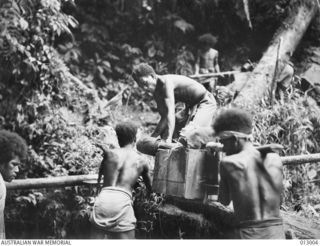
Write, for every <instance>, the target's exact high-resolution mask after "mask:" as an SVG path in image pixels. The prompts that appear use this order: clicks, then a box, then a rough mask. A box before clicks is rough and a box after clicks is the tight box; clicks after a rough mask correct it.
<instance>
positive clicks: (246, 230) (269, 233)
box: [235, 218, 285, 239]
mask: <svg viewBox="0 0 320 246" xmlns="http://www.w3.org/2000/svg"><path fill="white" fill-rule="evenodd" d="M235 238H236V239H285V233H284V228H283V221H282V219H281V218H276V219H267V220H249V221H243V222H240V224H239V227H238V228H237V229H236V230H235Z"/></svg>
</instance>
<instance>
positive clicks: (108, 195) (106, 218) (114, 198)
mask: <svg viewBox="0 0 320 246" xmlns="http://www.w3.org/2000/svg"><path fill="white" fill-rule="evenodd" d="M116 133H117V137H118V141H119V145H120V148H118V149H113V150H108V149H103V151H104V158H103V160H102V162H101V166H100V169H99V176H98V184H99V183H100V180H101V177H102V176H103V188H102V190H101V192H100V194H99V195H98V197H97V198H96V201H95V204H94V206H93V211H92V213H91V217H90V220H91V222H92V223H93V225H94V226H95V229H96V230H95V231H94V232H95V235H94V236H93V235H92V238H94V237H96V238H97V237H99V238H101V237H102V238H103V237H105V236H107V238H110V239H134V238H135V224H136V218H135V215H134V212H133V207H132V203H133V201H132V193H131V191H132V188H133V186H134V185H135V184H136V182H137V180H138V178H139V176H140V175H141V176H142V177H143V180H144V183H145V185H146V188H147V191H148V193H150V192H151V181H150V176H149V167H148V164H147V163H146V162H145V161H143V160H142V159H141V156H140V155H139V154H138V153H137V151H136V150H135V149H134V146H135V142H136V134H137V128H136V126H134V125H133V124H132V123H121V124H118V125H117V126H116Z"/></svg>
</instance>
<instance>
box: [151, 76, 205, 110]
mask: <svg viewBox="0 0 320 246" xmlns="http://www.w3.org/2000/svg"><path fill="white" fill-rule="evenodd" d="M159 77H160V79H158V81H157V85H156V89H155V92H154V98H155V100H156V102H157V104H158V107H161V104H163V102H162V100H163V99H164V98H165V95H164V94H165V92H166V87H167V86H168V84H170V86H171V87H172V88H173V90H174V100H175V102H183V103H185V104H187V105H188V106H190V107H192V106H194V105H196V104H198V103H199V102H200V101H201V100H202V99H203V97H204V95H205V93H206V89H205V88H204V86H203V85H201V84H200V83H198V82H197V81H195V80H193V79H190V78H188V77H186V76H183V75H175V74H167V75H161V76H159Z"/></svg>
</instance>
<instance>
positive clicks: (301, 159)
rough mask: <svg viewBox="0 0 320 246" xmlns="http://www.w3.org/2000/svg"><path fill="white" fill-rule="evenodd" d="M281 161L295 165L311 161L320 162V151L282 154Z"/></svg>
mask: <svg viewBox="0 0 320 246" xmlns="http://www.w3.org/2000/svg"><path fill="white" fill-rule="evenodd" d="M281 161H282V163H283V165H285V166H289V165H290V166H294V165H300V164H304V163H310V162H320V153H317V154H310V155H295V156H282V157H281Z"/></svg>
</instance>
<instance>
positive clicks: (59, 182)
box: [6, 174, 98, 190]
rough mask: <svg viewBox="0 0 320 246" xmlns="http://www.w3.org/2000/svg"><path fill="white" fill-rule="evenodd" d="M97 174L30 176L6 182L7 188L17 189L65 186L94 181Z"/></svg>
mask: <svg viewBox="0 0 320 246" xmlns="http://www.w3.org/2000/svg"><path fill="white" fill-rule="evenodd" d="M97 178H98V175H96V174H89V175H75V176H61V177H48V178H30V179H16V180H13V181H12V182H11V183H6V187H7V189H8V190H19V189H42V188H52V187H65V186H76V185H84V184H88V183H93V184H94V183H96V181H97Z"/></svg>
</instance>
